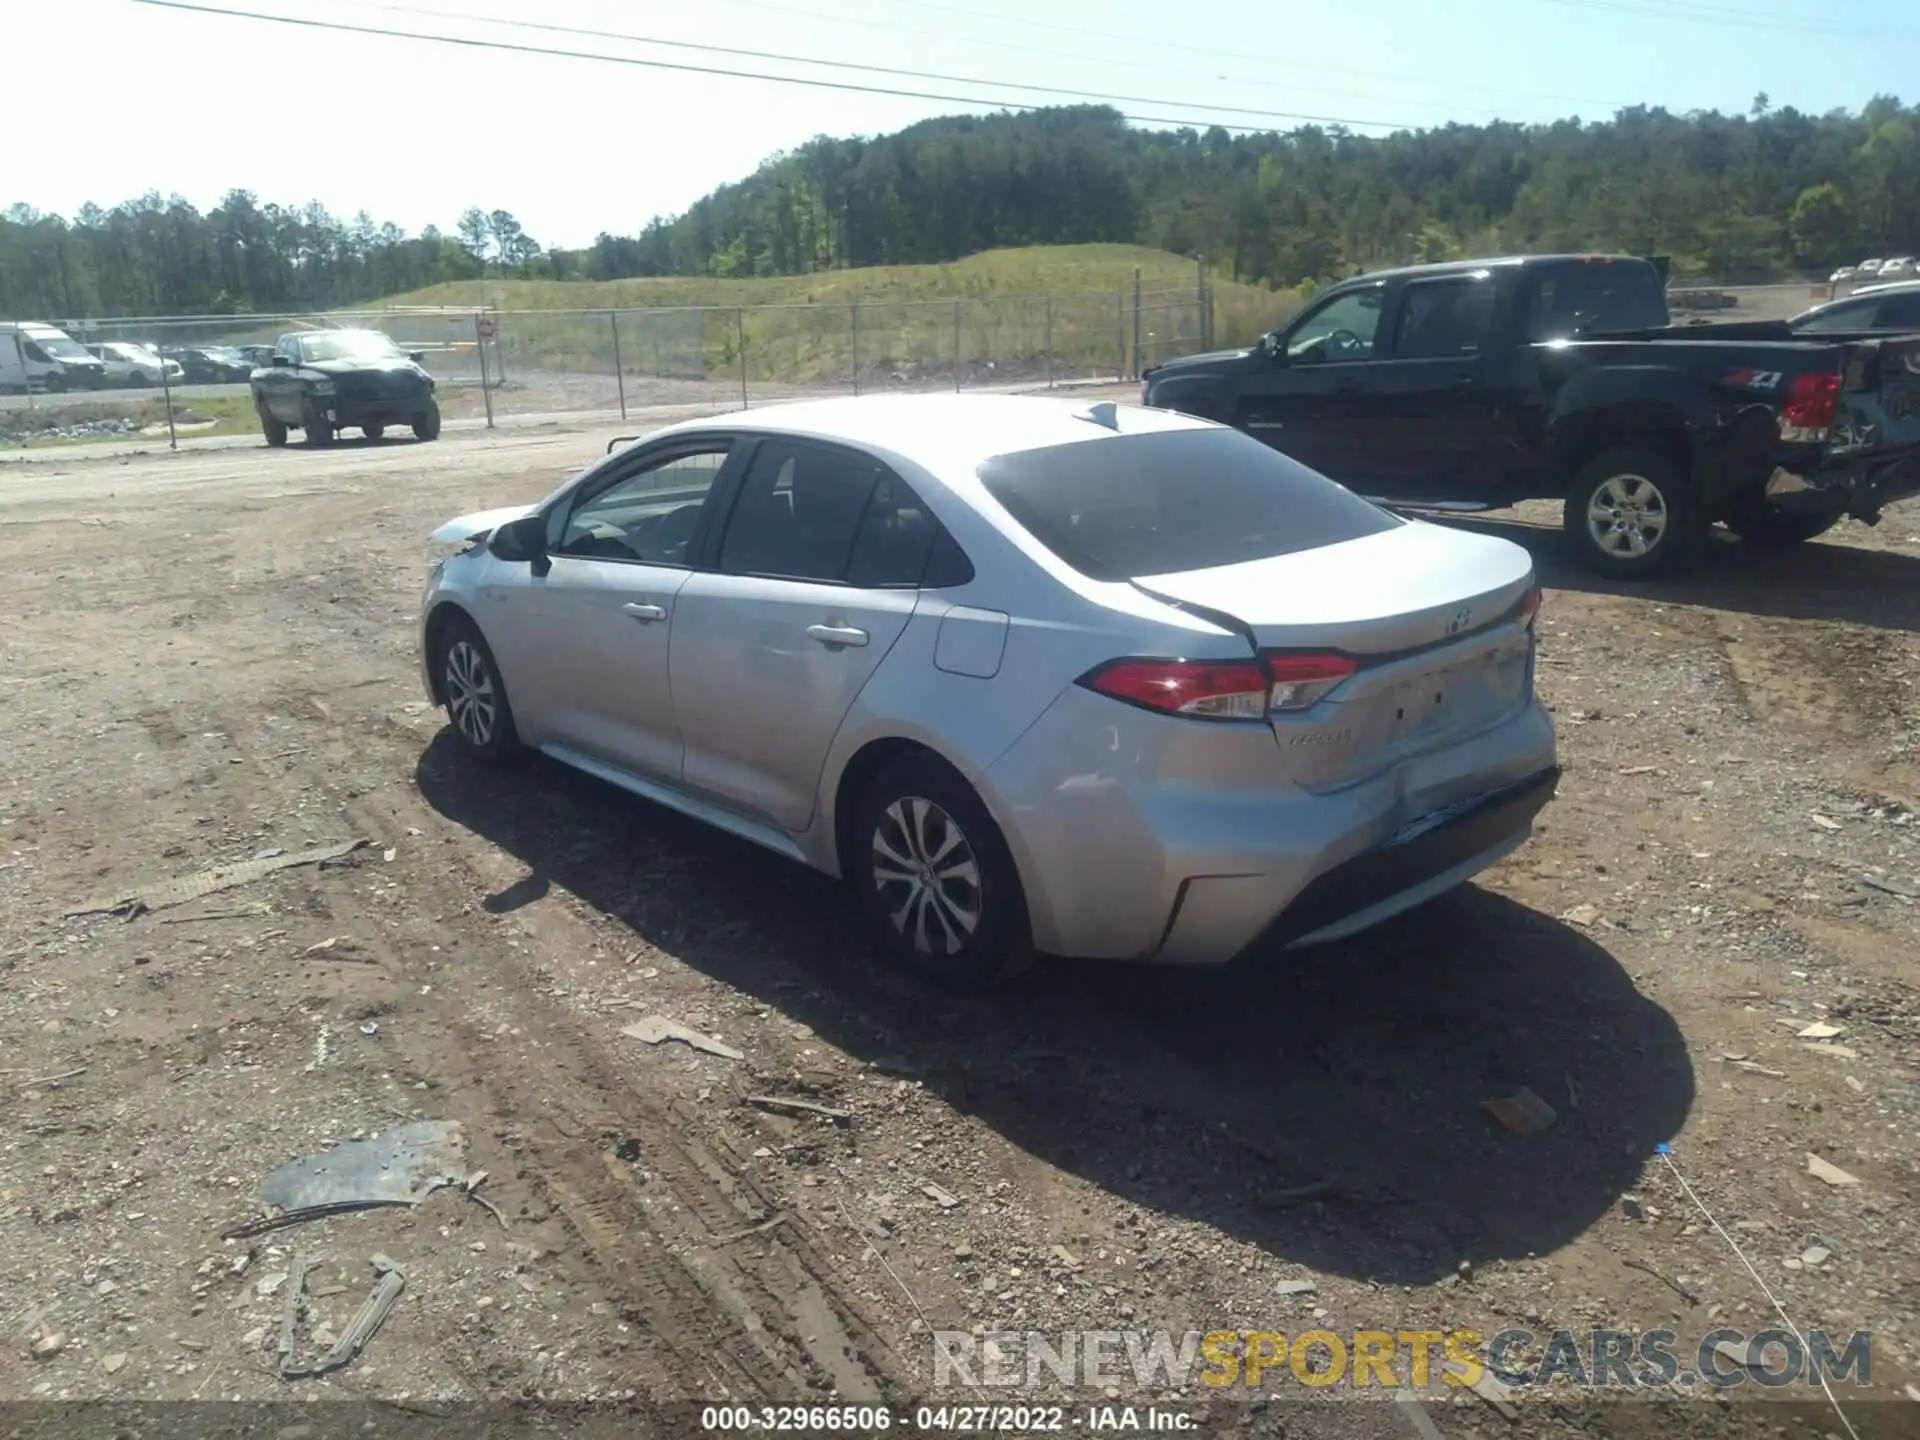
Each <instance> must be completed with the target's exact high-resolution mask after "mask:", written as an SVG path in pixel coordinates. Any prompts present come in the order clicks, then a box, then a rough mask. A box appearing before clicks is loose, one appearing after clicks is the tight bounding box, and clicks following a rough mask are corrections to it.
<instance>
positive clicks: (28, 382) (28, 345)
mask: <svg viewBox="0 0 1920 1440" xmlns="http://www.w3.org/2000/svg"><path fill="white" fill-rule="evenodd" d="M106 383H107V367H106V366H105V365H104V364H103V363H101V361H100V360H98V359H97V358H96V357H94V356H92V355H89V354H88V353H87V352H86V350H85V348H84V347H82V346H81V344H80V342H79V341H77V340H75V339H74V338H73V337H72V336H71V335H69V334H67V332H66V331H64V330H61V329H59V328H57V327H55V326H52V325H44V324H41V323H40V322H38V321H34V320H22V321H18V322H15V321H7V322H5V323H0V392H9V391H10V392H13V393H16V394H24V393H26V392H27V391H30V390H56V391H57V390H98V389H100V388H101V387H102V386H104V385H105V384H106Z"/></svg>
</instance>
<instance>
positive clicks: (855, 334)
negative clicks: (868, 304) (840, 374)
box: [849, 300, 860, 395]
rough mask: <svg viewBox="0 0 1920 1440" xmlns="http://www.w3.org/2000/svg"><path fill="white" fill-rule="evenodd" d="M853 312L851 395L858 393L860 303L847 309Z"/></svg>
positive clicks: (855, 303)
mask: <svg viewBox="0 0 1920 1440" xmlns="http://www.w3.org/2000/svg"><path fill="white" fill-rule="evenodd" d="M849 308H851V309H852V311H853V393H854V394H856V395H858V394H859V393H860V302H859V301H858V300H856V301H854V302H853V304H852V306H851V307H849Z"/></svg>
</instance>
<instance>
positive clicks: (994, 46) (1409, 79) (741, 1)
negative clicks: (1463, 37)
mask: <svg viewBox="0 0 1920 1440" xmlns="http://www.w3.org/2000/svg"><path fill="white" fill-rule="evenodd" d="M730 3H732V4H735V5H744V6H747V7H748V8H750V9H754V10H767V11H772V12H774V13H775V14H780V15H797V16H800V17H801V18H803V19H806V20H810V21H813V22H814V23H815V24H827V25H844V26H853V27H858V28H861V29H869V30H890V31H892V32H894V33H895V34H898V35H916V36H919V37H921V38H922V39H927V40H944V41H946V42H948V43H949V44H953V43H958V44H962V45H971V46H976V47H979V48H983V49H988V50H1006V51H1011V52H1013V53H1015V54H1019V55H1039V56H1044V57H1046V58H1048V59H1052V60H1071V61H1074V62H1075V63H1076V64H1081V65H1107V66H1112V67H1116V68H1119V69H1123V70H1151V71H1153V72H1154V73H1156V74H1160V75H1166V74H1169V73H1178V74H1191V73H1192V72H1188V71H1179V72H1169V71H1168V70H1167V68H1166V66H1165V64H1164V63H1161V62H1158V61H1154V62H1147V61H1139V60H1122V59H1118V58H1116V57H1114V56H1110V55H1089V54H1087V53H1086V52H1085V51H1079V50H1075V51H1068V50H1049V49H1047V48H1046V47H1045V46H1040V45H1022V44H1019V43H1017V42H1015V41H1011V40H986V39H981V38H979V37H977V36H973V35H956V34H953V33H952V32H950V31H945V30H928V29H924V28H923V27H921V26H918V25H901V24H899V23H897V22H895V21H891V20H875V19H873V18H872V17H870V16H866V15H838V14H833V13H831V12H829V11H826V10H819V9H809V8H807V7H805V6H803V5H783V4H781V3H779V0H730ZM899 3H902V4H910V3H912V0H899ZM938 8H941V9H947V10H954V11H955V13H958V14H967V15H974V16H977V17H978V18H980V19H983V20H992V21H995V22H1002V21H1007V20H1010V19H1011V18H1012V17H1010V16H1003V15H991V14H988V13H987V12H986V11H982V10H973V11H961V10H959V9H958V8H957V7H955V6H941V7H938ZM497 23H500V24H507V23H511V22H507V21H500V22H497ZM1055 28H1062V29H1064V28H1066V27H1055ZM1071 33H1073V34H1076V35H1088V36H1096V37H1098V38H1101V39H1107V40H1124V41H1131V42H1136V43H1139V44H1144V45H1151V46H1153V47H1155V48H1156V49H1164V48H1168V47H1166V46H1165V45H1164V44H1163V42H1162V41H1161V40H1160V39H1159V38H1158V37H1157V36H1148V35H1137V34H1136V35H1126V34H1115V33H1114V32H1112V31H1108V30H1076V31H1072V32H1071ZM1172 48H1175V49H1179V50H1182V51H1185V52H1187V53H1189V54H1195V55H1200V56H1204V57H1207V58H1210V59H1227V60H1238V61H1241V62H1243V63H1244V62H1245V61H1246V60H1248V59H1249V58H1258V57H1249V56H1248V55H1247V54H1246V52H1244V51H1230V50H1209V49H1205V48H1203V47H1200V46H1195V45H1179V46H1174V47H1172ZM1275 63H1279V62H1277V61H1276V62H1275ZM1316 69H1317V70H1321V71H1324V72H1325V73H1329V74H1343V75H1363V76H1367V77H1369V78H1371V79H1375V80H1388V81H1392V82H1393V83H1394V84H1396V85H1424V86H1426V87H1428V88H1434V86H1435V82H1434V80H1433V79H1432V78H1430V77H1421V76H1414V75H1405V74H1397V73H1394V72H1391V71H1385V70H1356V69H1354V68H1352V67H1351V66H1318V67H1316ZM1196 78H1198V77H1196ZM1207 78H1208V79H1209V80H1234V81H1237V82H1238V83H1241V84H1262V83H1268V84H1270V83H1271V81H1265V82H1262V81H1257V80H1249V79H1246V78H1245V77H1242V76H1230V75H1212V76H1208V77H1207ZM1301 88H1302V89H1306V90H1318V91H1322V92H1324V91H1325V89H1326V87H1325V86H1302V87H1301ZM1448 88H1449V89H1452V88H1460V89H1465V90H1471V91H1478V92H1481V93H1484V94H1487V95H1512V96H1515V97H1519V98H1524V99H1530V100H1553V101H1557V102H1560V103H1563V104H1583V103H1584V104H1592V105H1606V106H1609V107H1612V108H1616V109H1617V108H1620V107H1623V106H1626V105H1629V104H1632V103H1633V102H1632V101H1627V100H1610V99H1605V98H1602V97H1600V96H1595V95H1550V94H1547V93H1545V92H1543V91H1538V90H1518V89H1513V88H1511V87H1509V86H1504V85H1468V86H1461V87H1453V86H1452V85H1451V84H1450V83H1449V85H1448ZM1351 98H1353V99H1356V100H1378V99H1381V98H1383V97H1381V96H1378V95H1361V94H1357V93H1356V94H1353V95H1352V97H1351ZM1396 98H1398V99H1401V100H1405V99H1406V98H1408V97H1406V96H1399V97H1396ZM1453 108H1454V109H1455V110H1457V111H1463V112H1465V113H1469V114H1475V115H1489V116H1493V117H1495V118H1499V117H1500V116H1501V114H1502V113H1503V112H1501V111H1499V110H1491V109H1487V108H1486V107H1484V106H1455V107H1453Z"/></svg>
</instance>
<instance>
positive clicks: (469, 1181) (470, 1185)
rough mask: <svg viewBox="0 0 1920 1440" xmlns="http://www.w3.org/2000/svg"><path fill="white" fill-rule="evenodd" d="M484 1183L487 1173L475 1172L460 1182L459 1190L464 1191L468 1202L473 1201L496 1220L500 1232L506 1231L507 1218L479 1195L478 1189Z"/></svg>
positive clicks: (507, 1227) (496, 1206) (498, 1208)
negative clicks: (498, 1223)
mask: <svg viewBox="0 0 1920 1440" xmlns="http://www.w3.org/2000/svg"><path fill="white" fill-rule="evenodd" d="M486 1183H487V1172H486V1171H484V1170H476V1171H474V1172H473V1174H471V1175H469V1176H468V1177H467V1178H466V1179H465V1180H464V1181H462V1182H461V1186H460V1188H461V1189H463V1190H465V1191H466V1193H467V1198H468V1199H469V1200H471V1201H473V1203H474V1204H476V1205H478V1206H479V1207H480V1208H481V1209H483V1210H485V1211H486V1212H487V1213H488V1214H489V1215H491V1216H493V1218H494V1219H496V1220H498V1221H499V1222H500V1228H501V1229H502V1230H507V1229H509V1228H510V1227H509V1226H508V1225H507V1217H506V1216H505V1215H504V1214H502V1213H501V1210H500V1207H499V1206H498V1205H496V1204H494V1203H493V1201H491V1200H489V1199H487V1197H486V1196H484V1195H482V1194H481V1193H480V1187H481V1186H482V1185H484V1184H486Z"/></svg>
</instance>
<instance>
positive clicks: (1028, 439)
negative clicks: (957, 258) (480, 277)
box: [649, 395, 1217, 484]
mask: <svg viewBox="0 0 1920 1440" xmlns="http://www.w3.org/2000/svg"><path fill="white" fill-rule="evenodd" d="M717 428H724V429H726V430H730V431H735V432H739V433H742V434H750V435H787V436H793V437H796V438H804V439H810V440H822V441H834V442H839V443H841V444H850V445H857V446H860V447H862V448H865V449H869V450H875V451H883V452H886V453H887V454H889V455H892V456H895V457H898V458H902V459H905V460H908V461H911V462H912V463H913V464H914V465H916V466H918V467H919V468H921V469H923V470H926V471H929V472H931V473H932V474H934V475H936V476H938V477H940V478H941V479H943V480H945V481H947V482H948V483H950V484H952V483H956V482H958V483H963V484H964V482H965V481H966V480H968V479H971V478H972V476H973V472H974V471H975V470H977V469H978V467H979V466H980V464H981V463H982V462H984V461H986V460H990V459H992V458H993V457H994V456H996V455H1008V454H1013V453H1015V452H1018V451H1023V450H1042V449H1046V448H1048V447H1049V446H1054V445H1072V444H1078V443H1087V442H1093V441H1097V440H1102V439H1106V440H1111V439H1114V438H1116V437H1118V436H1122V435H1135V434H1143V433H1154V432H1160V431H1168V430H1212V429H1215V428H1217V427H1215V426H1214V425H1213V423H1212V422H1211V421H1206V420H1197V419H1195V418H1193V417H1192V416H1188V415H1179V414H1175V413H1174V412H1172V411H1170V410H1149V409H1146V408H1145V407H1143V406H1139V405H1126V404H1119V403H1116V402H1113V401H1093V402H1091V403H1090V402H1089V401H1087V400H1084V399H1065V398H1058V397H1053V396H1038V395H868V396H859V397H855V396H844V397H840V398H836V399H832V400H802V401H795V402H790V403H787V404H781V405H769V406H767V407H765V408H763V409H756V410H748V411H744V412H741V413H738V414H734V415H728V416H725V417H709V418H707V419H704V420H691V421H687V422H685V423H684V424H680V425H674V426H671V427H669V428H668V429H666V430H663V431H661V432H659V435H658V436H653V437H649V438H659V437H660V436H666V435H673V434H678V433H681V432H687V433H694V432H701V431H705V432H711V431H713V430H714V429H717Z"/></svg>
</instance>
